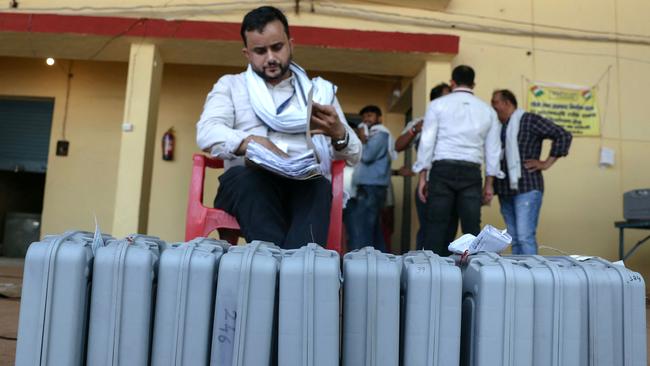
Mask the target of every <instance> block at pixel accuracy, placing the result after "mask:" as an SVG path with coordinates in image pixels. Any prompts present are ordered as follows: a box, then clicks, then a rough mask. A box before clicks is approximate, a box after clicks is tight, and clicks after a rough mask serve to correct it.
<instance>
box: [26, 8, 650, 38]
mask: <svg viewBox="0 0 650 366" xmlns="http://www.w3.org/2000/svg"><path fill="white" fill-rule="evenodd" d="M365 2H366V3H370V4H374V5H376V3H373V2H372V1H365ZM265 3H266V4H267V5H273V6H276V7H279V8H281V9H282V10H285V11H294V12H300V11H302V9H303V7H305V8H306V9H305V10H308V11H310V12H312V13H315V14H321V15H333V16H339V17H346V18H354V19H363V20H368V21H374V22H381V23H389V24H391V23H392V24H394V25H396V24H399V25H407V26H424V27H433V28H443V29H445V28H446V29H454V30H463V31H472V32H481V33H493V34H505V35H516V36H528V37H531V36H536V37H546V38H554V39H567V40H580V41H593V42H614V41H618V42H621V43H630V44H642V45H650V36H648V35H643V34H633V33H619V32H618V31H616V32H603V31H598V30H591V29H582V28H575V27H562V26H554V25H546V24H535V27H534V29H532V30H531V29H530V27H531V26H532V25H533V22H530V23H529V22H522V21H514V20H508V19H504V18H495V17H487V16H482V15H476V14H462V13H454V12H450V11H441V12H436V11H426V12H427V13H429V14H427V15H426V16H416V15H403V14H399V13H395V12H394V11H381V10H376V9H369V8H367V7H359V6H354V5H346V4H340V3H336V2H332V1H313V0H311V1H309V2H306V1H305V2H300V1H296V0H293V1H273V0H269V1H266V2H265ZM259 4H260V2H259V1H257V0H239V1H229V2H203V3H183V4H171V3H170V2H167V3H165V4H161V5H148V4H140V5H128V6H126V5H125V6H79V7H66V6H63V7H61V6H59V7H31V8H30V7H23V8H20V9H16V10H15V11H18V12H56V13H82V14H88V15H111V14H113V15H117V14H119V15H129V16H135V17H152V18H163V19H168V18H174V17H176V18H178V19H185V18H189V17H196V16H206V15H228V13H230V14H238V13H241V12H245V11H248V10H250V9H251V8H252V7H254V6H256V5H259ZM296 7H297V8H296ZM386 8H390V7H386ZM418 13H422V11H418ZM440 16H461V17H466V18H472V19H482V20H491V21H496V22H500V23H504V24H510V25H513V26H510V27H509V26H496V25H486V24H478V23H476V22H468V21H461V20H448V19H443V18H441V17H440ZM540 28H541V29H543V30H540ZM551 30H554V31H551ZM568 32H572V33H568ZM574 33H578V34H574Z"/></svg>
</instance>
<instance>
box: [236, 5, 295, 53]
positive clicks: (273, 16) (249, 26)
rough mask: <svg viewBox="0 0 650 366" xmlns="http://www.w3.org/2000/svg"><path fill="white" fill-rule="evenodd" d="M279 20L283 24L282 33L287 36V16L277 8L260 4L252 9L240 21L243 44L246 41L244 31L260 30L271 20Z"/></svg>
mask: <svg viewBox="0 0 650 366" xmlns="http://www.w3.org/2000/svg"><path fill="white" fill-rule="evenodd" d="M275 20H279V21H280V22H282V25H283V26H284V33H286V34H287V38H291V37H290V36H289V23H288V22H287V17H285V16H284V13H282V11H281V10H280V9H278V8H274V7H272V6H261V7H259V8H257V9H253V10H251V11H249V12H248V14H246V15H245V16H244V20H242V22H241V31H240V34H241V39H242V40H243V41H244V46H246V45H247V43H246V32H251V31H258V32H260V33H261V32H262V31H263V30H264V27H266V25H267V24H269V23H271V22H272V21H275Z"/></svg>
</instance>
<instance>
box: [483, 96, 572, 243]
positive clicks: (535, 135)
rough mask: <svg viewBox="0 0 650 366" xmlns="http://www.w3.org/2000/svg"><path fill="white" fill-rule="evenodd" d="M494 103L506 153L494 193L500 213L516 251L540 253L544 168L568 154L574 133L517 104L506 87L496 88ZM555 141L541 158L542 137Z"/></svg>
mask: <svg viewBox="0 0 650 366" xmlns="http://www.w3.org/2000/svg"><path fill="white" fill-rule="evenodd" d="M492 107H493V108H494V110H495V111H496V112H497V117H498V118H499V121H501V123H502V124H503V128H502V129H501V143H502V146H503V148H504V149H503V151H504V153H503V154H502V158H501V170H502V171H504V172H506V177H505V178H503V179H495V182H494V193H495V194H496V195H498V196H499V204H500V205H501V215H503V219H504V220H505V222H506V226H507V228H508V232H509V233H510V235H512V253H513V254H537V239H536V233H537V222H538V219H539V211H540V208H541V206H542V195H543V192H544V178H543V177H542V171H543V170H547V169H548V168H550V167H551V166H552V165H553V164H554V163H555V161H557V159H558V158H561V157H563V156H566V155H567V154H568V153H569V147H570V146H571V138H572V137H571V134H570V133H569V132H567V131H566V130H565V129H564V128H562V127H560V126H558V125H556V124H555V123H553V122H552V121H550V120H548V119H546V118H544V117H542V116H539V115H537V114H533V113H527V112H524V111H523V110H522V109H518V108H517V99H516V98H515V96H514V94H513V93H512V92H511V91H509V90H507V89H503V90H496V91H495V92H494V93H493V95H492ZM544 139H550V140H552V141H553V144H552V146H551V151H550V153H549V156H548V158H547V159H546V160H540V155H541V152H542V141H543V140H544Z"/></svg>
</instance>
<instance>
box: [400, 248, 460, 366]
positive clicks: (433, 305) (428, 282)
mask: <svg viewBox="0 0 650 366" xmlns="http://www.w3.org/2000/svg"><path fill="white" fill-rule="evenodd" d="M402 261H403V264H404V266H403V269H402V292H403V299H404V302H403V306H402V313H403V316H402V352H401V353H402V357H401V358H402V362H401V365H403V366H418V365H427V366H445V365H458V362H459V352H460V319H461V298H462V293H461V290H462V278H461V274H460V268H458V267H457V266H456V265H455V264H454V260H453V259H451V258H442V257H439V256H438V255H437V254H434V253H433V252H432V251H428V250H420V251H413V252H409V253H407V254H405V255H404V256H403V257H402Z"/></svg>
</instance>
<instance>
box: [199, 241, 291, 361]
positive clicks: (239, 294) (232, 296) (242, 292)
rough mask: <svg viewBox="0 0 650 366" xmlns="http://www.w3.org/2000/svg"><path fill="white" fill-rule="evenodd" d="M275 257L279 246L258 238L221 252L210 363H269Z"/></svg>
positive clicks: (278, 255) (273, 328) (277, 261)
mask: <svg viewBox="0 0 650 366" xmlns="http://www.w3.org/2000/svg"><path fill="white" fill-rule="evenodd" d="M281 259H282V250H281V249H280V248H278V247H276V246H275V245H273V244H271V243H266V242H261V241H254V242H252V243H250V244H247V245H245V246H233V247H230V249H229V250H228V253H226V254H224V255H223V257H222V258H221V263H220V264H219V280H218V282H217V298H216V304H215V310H214V327H213V332H212V352H211V357H210V364H211V365H213V366H265V365H270V364H272V362H273V358H274V357H275V355H274V352H273V340H274V334H275V332H276V326H277V325H276V324H275V322H276V319H275V314H276V300H277V299H276V290H277V276H278V270H279V268H280V261H281Z"/></svg>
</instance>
